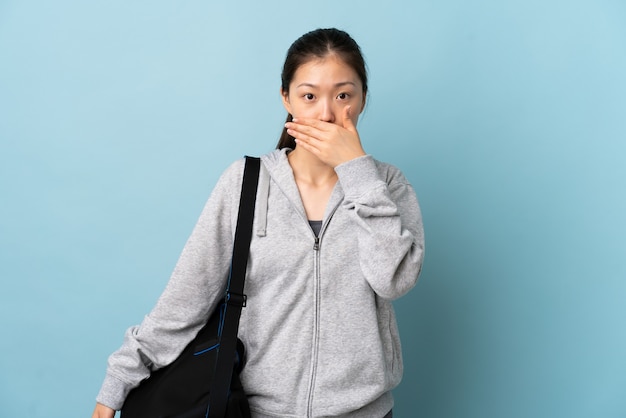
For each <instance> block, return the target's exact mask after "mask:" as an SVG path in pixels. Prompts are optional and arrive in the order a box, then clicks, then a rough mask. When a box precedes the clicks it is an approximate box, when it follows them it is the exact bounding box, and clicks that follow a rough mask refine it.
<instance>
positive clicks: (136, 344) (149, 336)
mask: <svg viewBox="0 0 626 418" xmlns="http://www.w3.org/2000/svg"><path fill="white" fill-rule="evenodd" d="M242 174H243V160H241V161H238V162H236V163H235V164H233V165H231V167H230V168H229V169H228V170H227V171H226V172H225V173H224V174H223V175H222V177H221V178H220V180H219V182H218V184H217V186H216V187H215V189H214V191H213V193H212V194H211V197H210V198H209V200H208V202H207V204H206V205H205V207H204V209H203V211H202V214H201V215H200V218H199V220H198V222H197V224H196V226H195V227H194V230H193V232H192V234H191V236H190V237H189V239H188V241H187V243H186V244H185V247H184V249H183V252H182V254H181V256H180V258H179V260H178V262H177V264H176V267H175V268H174V271H173V273H172V275H171V277H170V280H169V282H168V284H167V286H166V288H165V290H164V292H163V293H162V294H161V296H160V297H159V300H158V301H157V303H156V305H155V307H154V308H153V309H152V311H151V312H150V313H149V314H148V315H147V316H146V317H145V318H144V320H143V322H142V323H141V325H139V326H134V327H131V328H130V329H128V331H127V332H126V334H125V338H124V343H123V344H122V346H121V348H120V349H119V350H117V351H116V352H114V353H113V354H112V355H111V356H110V357H109V362H108V364H109V366H108V369H107V374H106V377H105V380H104V383H103V385H102V387H101V389H100V393H99V394H98V397H97V398H96V400H97V402H99V403H100V404H102V405H106V406H107V407H109V408H110V409H120V408H121V407H122V405H123V403H124V400H125V399H126V396H127V395H128V392H129V391H130V390H131V389H132V388H134V387H136V386H137V385H138V384H139V382H140V381H141V380H143V379H145V378H146V377H148V376H149V375H150V372H151V371H153V370H156V369H159V368H161V367H164V366H166V365H168V364H170V363H171V362H172V361H174V360H175V359H176V357H177V356H178V355H179V354H180V352H181V351H182V350H183V349H184V347H185V346H186V345H187V343H188V342H189V341H191V340H192V339H193V337H194V336H195V334H196V333H197V332H198V330H199V329H200V328H201V327H202V326H203V325H204V323H205V321H206V320H207V318H208V316H209V315H210V313H211V311H212V310H213V309H214V307H215V306H216V305H217V302H218V300H219V299H220V298H221V297H222V296H223V292H224V289H225V286H226V280H227V276H228V270H229V266H230V254H231V252H232V240H233V234H234V222H236V216H237V211H236V210H231V208H232V207H233V205H235V208H236V205H238V203H239V193H238V191H239V190H240V188H241V178H242ZM233 216H234V217H235V218H234V219H233ZM102 410H103V409H102V408H101V407H96V411H102ZM104 416H106V415H104Z"/></svg>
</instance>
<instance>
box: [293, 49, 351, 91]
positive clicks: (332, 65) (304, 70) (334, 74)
mask: <svg viewBox="0 0 626 418" xmlns="http://www.w3.org/2000/svg"><path fill="white" fill-rule="evenodd" d="M344 82H352V83H354V84H355V85H356V86H357V87H359V88H362V86H361V79H360V78H359V76H358V74H357V73H356V71H354V69H353V68H352V67H351V66H350V65H348V64H346V62H345V61H343V60H342V59H341V58H339V57H338V56H336V55H329V56H327V57H324V58H317V57H316V58H312V59H310V60H309V61H306V62H305V63H304V64H302V65H300V67H298V69H297V70H296V72H295V74H294V77H293V80H292V81H291V84H292V85H293V86H296V87H297V86H298V85H299V84H302V83H307V84H314V85H319V86H323V85H335V84H337V83H344Z"/></svg>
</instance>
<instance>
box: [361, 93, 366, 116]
mask: <svg viewBox="0 0 626 418" xmlns="http://www.w3.org/2000/svg"><path fill="white" fill-rule="evenodd" d="M366 101H367V93H366V94H364V95H363V103H361V110H360V111H359V114H361V113H363V109H365V102H366Z"/></svg>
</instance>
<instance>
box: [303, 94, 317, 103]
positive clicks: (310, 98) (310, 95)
mask: <svg viewBox="0 0 626 418" xmlns="http://www.w3.org/2000/svg"><path fill="white" fill-rule="evenodd" d="M302 97H304V100H306V101H309V102H310V101H311V100H313V99H315V96H314V95H313V93H306V94H305V95H304V96H302Z"/></svg>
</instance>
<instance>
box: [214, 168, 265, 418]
mask: <svg viewBox="0 0 626 418" xmlns="http://www.w3.org/2000/svg"><path fill="white" fill-rule="evenodd" d="M260 168H261V160H260V159H259V158H256V157H248V156H246V163H245V168H244V172H243V183H242V186H241V200H240V201H239V213H238V217H237V227H236V229H235V240H234V243H233V257H232V261H231V266H230V276H229V278H228V285H227V288H226V297H225V302H226V309H225V312H224V319H223V323H222V333H221V335H220V345H219V348H218V352H217V364H216V365H215V374H214V378H213V383H212V387H211V392H210V395H209V406H208V408H207V417H210V418H223V417H224V416H225V414H226V407H227V404H228V394H229V390H230V381H231V379H232V373H233V365H234V364H235V353H236V349H237V330H238V328H239V318H240V316H241V309H242V308H243V307H244V306H246V295H244V293H243V288H244V282H245V277H246V268H247V266H248V254H249V252H250V241H251V239H252V224H253V221H254V208H255V204H256V190H257V186H258V182H259V170H260ZM241 360H242V361H243V359H241Z"/></svg>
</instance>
